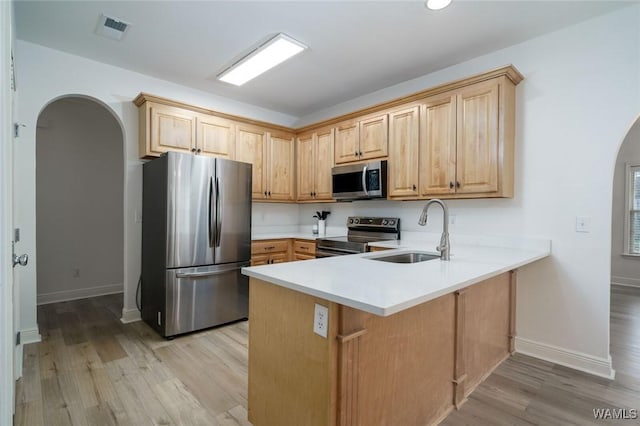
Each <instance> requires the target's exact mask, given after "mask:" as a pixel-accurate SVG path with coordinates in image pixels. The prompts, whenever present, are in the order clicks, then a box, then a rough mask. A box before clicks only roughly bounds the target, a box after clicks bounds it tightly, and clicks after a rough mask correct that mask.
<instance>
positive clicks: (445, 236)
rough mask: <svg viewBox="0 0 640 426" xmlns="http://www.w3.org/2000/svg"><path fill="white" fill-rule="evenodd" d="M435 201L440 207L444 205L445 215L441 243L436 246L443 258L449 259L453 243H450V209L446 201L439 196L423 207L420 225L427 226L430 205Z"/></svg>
mask: <svg viewBox="0 0 640 426" xmlns="http://www.w3.org/2000/svg"><path fill="white" fill-rule="evenodd" d="M434 203H435V204H440V207H442V211H443V212H444V217H443V218H442V220H443V223H442V236H441V237H440V245H439V246H438V247H436V250H438V251H439V252H440V259H441V260H449V250H450V249H451V244H450V243H449V209H448V208H447V205H446V204H445V203H444V201H442V200H439V199H437V198H436V199H433V200H429V202H428V203H427V205H426V206H424V208H423V209H422V214H421V215H420V220H418V225H420V226H425V225H426V224H427V210H429V206H430V205H431V204H434Z"/></svg>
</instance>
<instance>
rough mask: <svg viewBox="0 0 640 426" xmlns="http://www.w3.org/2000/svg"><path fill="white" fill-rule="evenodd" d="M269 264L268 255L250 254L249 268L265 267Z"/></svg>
mask: <svg viewBox="0 0 640 426" xmlns="http://www.w3.org/2000/svg"><path fill="white" fill-rule="evenodd" d="M268 263H269V255H268V254H252V255H251V266H260V265H267V264H268Z"/></svg>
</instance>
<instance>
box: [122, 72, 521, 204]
mask: <svg viewBox="0 0 640 426" xmlns="http://www.w3.org/2000/svg"><path fill="white" fill-rule="evenodd" d="M522 79H523V77H522V75H521V74H520V73H519V72H518V70H516V69H515V68H514V67H513V66H511V65H508V66H505V67H501V68H497V69H495V70H491V71H488V72H485V73H482V74H477V75H474V76H471V77H468V78H464V79H461V80H457V81H453V82H451V83H447V84H442V85H440V86H437V87H433V88H429V89H426V90H423V91H421V92H418V93H414V94H412V95H408V96H406V97H403V98H400V99H394V100H391V101H389V102H386V103H383V104H379V105H376V106H373V107H371V108H367V109H364V110H361V111H357V112H353V113H350V114H346V115H344V116H341V117H336V118H333V119H330V120H326V121H324V122H321V123H316V124H313V125H310V126H307V127H305V128H303V129H299V130H298V131H297V132H296V130H293V129H287V128H285V127H281V126H278V125H275V124H269V123H264V122H258V121H255V120H251V119H247V118H243V117H238V116H232V115H228V114H224V113H221V112H216V111H211V110H207V109H204V108H200V107H196V106H192V105H187V104H183V103H180V102H176V101H171V100H168V99H163V98H160V97H157V96H153V95H147V94H144V93H141V94H140V95H139V96H138V97H137V98H136V99H135V100H134V103H135V104H136V106H138V108H139V118H140V123H139V129H140V140H139V146H140V156H141V157H143V158H150V157H158V156H160V155H162V154H163V153H165V152H167V151H179V152H185V153H194V154H196V155H210V156H215V157H220V158H227V159H233V160H237V161H244V162H247V163H251V164H253V184H252V185H253V199H254V200H256V201H273V202H293V201H299V202H324V201H333V200H332V197H331V195H332V192H333V191H332V178H331V168H332V167H333V166H334V165H340V164H348V163H358V162H364V161H369V160H373V159H387V160H388V163H387V167H388V168H387V170H388V182H387V188H388V198H389V199H393V200H416V199H425V198H435V197H438V198H494V197H513V176H514V145H515V142H514V138H515V87H516V85H517V84H518V83H519V82H520V81H521V80H522Z"/></svg>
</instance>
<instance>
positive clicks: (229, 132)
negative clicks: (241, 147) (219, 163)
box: [196, 114, 236, 160]
mask: <svg viewBox="0 0 640 426" xmlns="http://www.w3.org/2000/svg"><path fill="white" fill-rule="evenodd" d="M235 140H236V129H235V123H234V122H233V121H231V120H227V119H224V118H220V117H216V116H212V115H204V114H198V116H197V121H196V152H197V153H198V154H204V155H211V156H214V157H219V158H226V159H228V160H233V159H234V157H235V151H236V147H235Z"/></svg>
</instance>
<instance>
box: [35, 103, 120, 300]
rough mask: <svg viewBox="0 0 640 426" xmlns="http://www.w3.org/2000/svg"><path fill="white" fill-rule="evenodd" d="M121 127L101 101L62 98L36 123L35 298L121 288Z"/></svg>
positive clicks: (71, 296)
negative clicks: (36, 280)
mask: <svg viewBox="0 0 640 426" xmlns="http://www.w3.org/2000/svg"><path fill="white" fill-rule="evenodd" d="M122 137H123V135H122V129H121V128H120V123H118V121H117V120H116V119H115V118H114V117H113V115H112V114H111V112H110V111H108V110H107V109H106V108H104V107H103V106H102V105H101V104H99V103H97V102H94V101H92V100H89V99H86V98H78V97H73V98H63V99H60V100H57V101H55V102H53V103H51V104H49V105H48V106H47V107H46V108H45V109H44V110H43V111H42V113H41V114H40V117H39V118H38V127H37V131H36V212H37V213H36V215H37V219H36V222H37V227H36V240H37V257H38V263H37V265H36V270H37V276H38V283H37V287H38V291H37V294H38V299H37V302H38V304H40V303H51V302H57V301H61V300H72V299H78V298H83V297H89V296H97V295H101V294H109V293H117V292H121V291H122V290H123V274H124V272H123V261H124V253H123V249H124V245H123V239H124V226H123V213H122V212H123V211H124V210H123V209H124V207H123V203H124V197H123V190H124V183H123V178H124V158H123V157H122V151H123V146H122V145H123V138H122Z"/></svg>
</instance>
